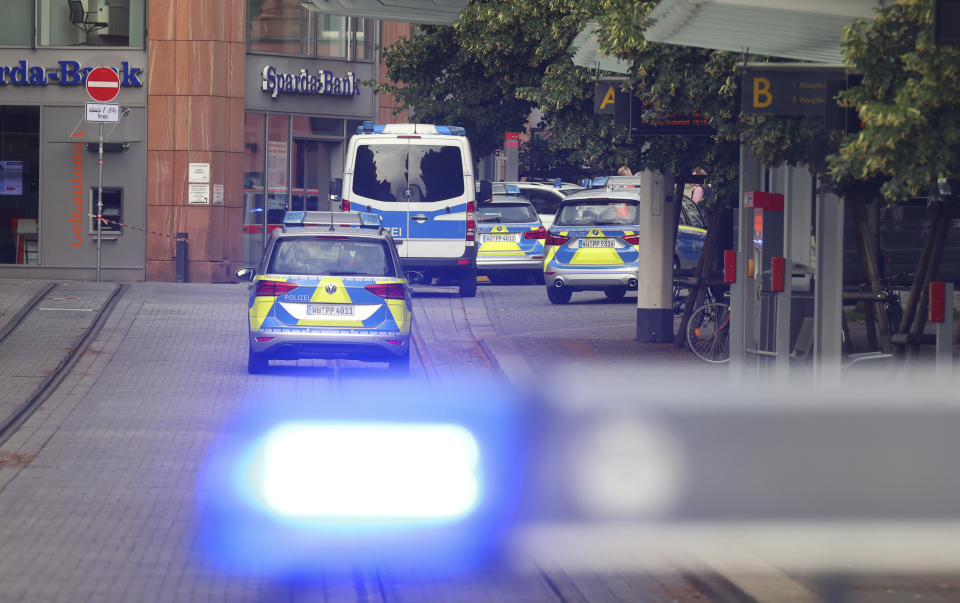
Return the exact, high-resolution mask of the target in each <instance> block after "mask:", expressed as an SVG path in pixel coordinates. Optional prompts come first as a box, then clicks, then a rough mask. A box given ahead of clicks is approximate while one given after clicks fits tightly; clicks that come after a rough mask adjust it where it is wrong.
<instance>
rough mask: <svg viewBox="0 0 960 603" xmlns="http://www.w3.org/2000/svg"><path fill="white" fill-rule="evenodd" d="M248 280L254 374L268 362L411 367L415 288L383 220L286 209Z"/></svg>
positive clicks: (242, 275) (244, 275)
mask: <svg viewBox="0 0 960 603" xmlns="http://www.w3.org/2000/svg"><path fill="white" fill-rule="evenodd" d="M236 275H237V278H238V279H241V280H245V281H250V301H249V310H248V318H249V329H250V330H249V332H250V335H249V352H248V360H247V369H248V371H249V372H250V373H262V372H264V371H266V370H267V367H268V363H269V361H270V360H271V359H286V360H290V359H299V358H347V359H352V360H362V361H368V362H387V363H388V364H389V365H390V368H391V369H392V370H394V371H396V372H397V373H399V374H406V373H408V372H409V370H410V328H411V324H412V319H413V315H412V305H411V297H410V288H409V286H408V284H407V281H406V279H405V278H404V277H403V272H402V270H401V268H400V260H399V258H398V257H397V249H396V246H395V245H394V242H393V240H392V238H391V237H390V234H389V232H387V231H386V230H384V229H383V228H381V225H380V218H379V216H376V215H374V214H366V213H358V212H312V211H311V212H302V211H300V212H287V213H286V215H285V216H284V225H283V229H282V230H281V229H278V230H275V231H274V232H273V233H272V234H271V236H270V239H269V240H268V242H267V245H266V249H265V250H264V255H263V259H262V260H261V262H260V265H259V266H257V267H255V268H250V267H248V268H241V269H240V270H238V271H237V273H236Z"/></svg>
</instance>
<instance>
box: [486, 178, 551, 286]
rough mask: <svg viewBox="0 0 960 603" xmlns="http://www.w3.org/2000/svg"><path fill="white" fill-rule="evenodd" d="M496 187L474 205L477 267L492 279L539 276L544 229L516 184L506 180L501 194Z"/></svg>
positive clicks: (534, 210)
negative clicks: (475, 207) (492, 193)
mask: <svg viewBox="0 0 960 603" xmlns="http://www.w3.org/2000/svg"><path fill="white" fill-rule="evenodd" d="M496 191H497V187H496V186H495V187H494V195H493V199H492V200H491V201H489V202H487V203H483V204H481V205H480V206H479V207H478V208H477V230H478V233H479V237H480V246H479V247H478V248H477V269H478V271H479V272H480V273H481V274H484V275H486V276H488V277H489V278H490V279H491V280H493V281H496V280H498V279H502V278H505V277H506V276H507V275H514V274H522V275H525V276H527V277H530V276H532V277H535V278H537V279H538V280H539V277H540V276H541V273H542V270H543V257H544V255H543V240H544V239H545V238H546V235H547V231H546V229H545V228H544V227H543V225H542V224H541V223H540V218H539V216H537V211H536V209H535V208H534V207H533V205H532V204H531V203H530V202H529V201H528V200H527V199H526V198H524V197H523V196H521V195H520V189H519V188H517V187H516V186H514V185H510V184H508V185H506V186H505V188H504V191H503V193H502V194H497V193H496Z"/></svg>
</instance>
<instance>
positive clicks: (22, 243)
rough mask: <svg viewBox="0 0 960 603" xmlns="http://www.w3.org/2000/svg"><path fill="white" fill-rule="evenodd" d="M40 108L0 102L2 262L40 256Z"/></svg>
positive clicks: (21, 261)
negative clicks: (7, 104)
mask: <svg viewBox="0 0 960 603" xmlns="http://www.w3.org/2000/svg"><path fill="white" fill-rule="evenodd" d="M39 208H40V108H39V107H21V106H3V105H0V264H26V263H31V264H35V263H37V262H38V260H39V257H38V254H37V251H38V250H39V233H40V227H41V225H40V224H39V221H38V218H39V215H40V212H39Z"/></svg>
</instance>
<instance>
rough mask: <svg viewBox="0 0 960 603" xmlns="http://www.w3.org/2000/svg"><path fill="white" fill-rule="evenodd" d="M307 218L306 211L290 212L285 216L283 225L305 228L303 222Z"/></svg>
mask: <svg viewBox="0 0 960 603" xmlns="http://www.w3.org/2000/svg"><path fill="white" fill-rule="evenodd" d="M306 216H307V212H305V211H288V212H287V213H285V214H283V223H284V225H286V226H303V221H304V219H305V218H306Z"/></svg>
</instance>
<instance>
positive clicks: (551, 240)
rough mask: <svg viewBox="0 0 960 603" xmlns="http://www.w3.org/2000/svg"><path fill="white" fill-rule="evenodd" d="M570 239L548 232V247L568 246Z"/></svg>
mask: <svg viewBox="0 0 960 603" xmlns="http://www.w3.org/2000/svg"><path fill="white" fill-rule="evenodd" d="M569 240H570V237H565V236H563V235H558V234H553V233H552V232H547V245H566V244H567V241H569Z"/></svg>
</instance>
